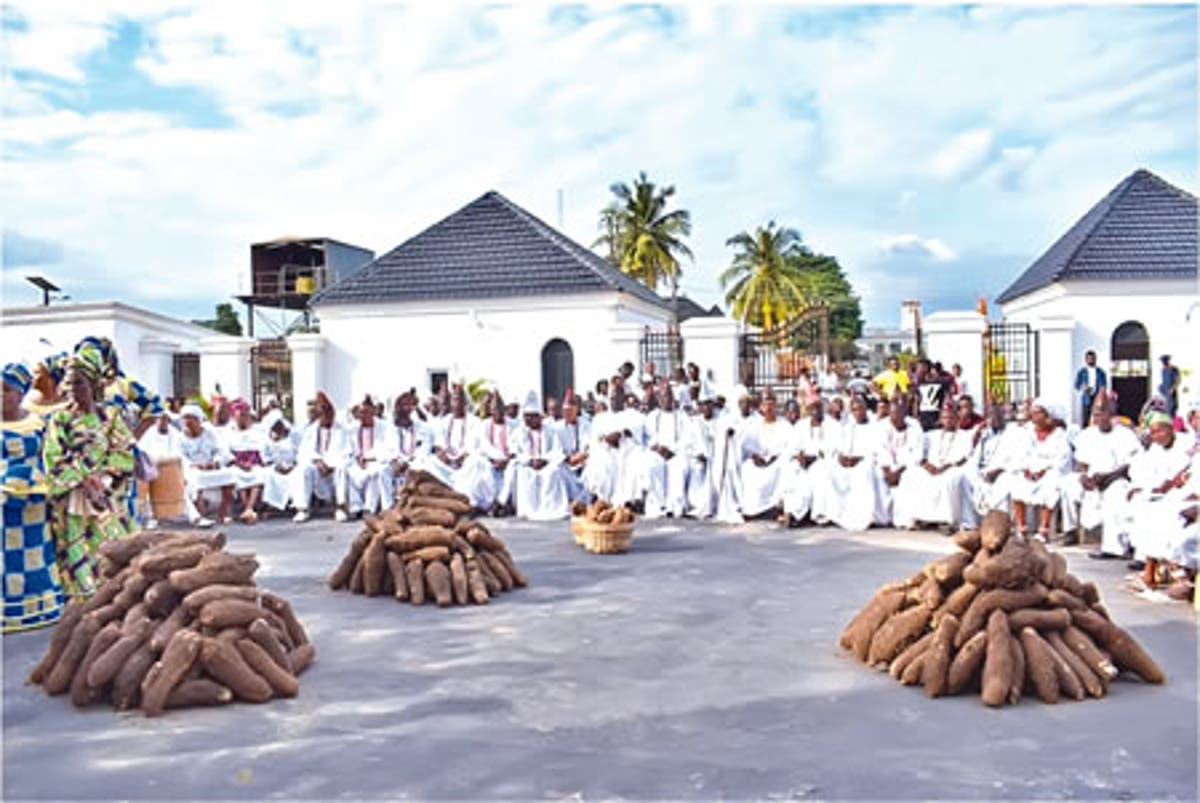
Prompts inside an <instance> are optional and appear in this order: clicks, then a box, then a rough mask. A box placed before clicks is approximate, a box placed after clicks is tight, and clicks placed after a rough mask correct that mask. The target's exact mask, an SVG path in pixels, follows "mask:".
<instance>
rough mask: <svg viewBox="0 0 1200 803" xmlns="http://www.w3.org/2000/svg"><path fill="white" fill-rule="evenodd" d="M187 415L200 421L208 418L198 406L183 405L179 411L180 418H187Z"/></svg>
mask: <svg viewBox="0 0 1200 803" xmlns="http://www.w3.org/2000/svg"><path fill="white" fill-rule="evenodd" d="M189 415H190V416H194V417H195V418H198V419H200V420H201V421H207V420H208V416H206V415H205V414H204V410H202V409H200V405H198V404H185V405H183V407H182V408H181V409H180V410H179V416H180V418H183V417H184V416H189Z"/></svg>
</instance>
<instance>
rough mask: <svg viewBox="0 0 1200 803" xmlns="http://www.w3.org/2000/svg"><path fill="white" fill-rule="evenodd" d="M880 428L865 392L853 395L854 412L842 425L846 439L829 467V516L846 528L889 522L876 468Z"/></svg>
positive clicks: (851, 411) (855, 528)
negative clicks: (882, 507) (872, 417)
mask: <svg viewBox="0 0 1200 803" xmlns="http://www.w3.org/2000/svg"><path fill="white" fill-rule="evenodd" d="M877 437H878V428H877V425H876V423H875V422H873V421H871V419H870V417H869V416H868V415H867V403H866V400H864V399H863V397H862V396H853V397H851V399H850V415H849V418H848V419H847V421H846V423H845V424H844V425H843V426H842V439H841V442H840V443H839V444H838V446H837V448H836V449H835V450H834V453H833V460H832V461H831V465H830V468H829V484H830V500H829V513H828V515H829V520H830V521H832V522H833V523H834V524H836V525H837V526H838V527H841V528H842V529H844V530H865V529H867V528H868V527H870V526H871V525H872V524H881V523H885V522H886V519H887V512H886V511H884V510H881V509H880V508H881V505H880V490H879V485H880V482H881V478H880V477H879V475H878V473H877V472H876V471H875V451H876V439H877Z"/></svg>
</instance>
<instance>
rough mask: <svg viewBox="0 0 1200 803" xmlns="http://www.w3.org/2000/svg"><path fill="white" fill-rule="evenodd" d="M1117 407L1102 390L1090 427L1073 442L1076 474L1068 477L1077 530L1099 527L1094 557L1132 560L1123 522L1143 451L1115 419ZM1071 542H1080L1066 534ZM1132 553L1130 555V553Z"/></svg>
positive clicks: (1070, 534)
mask: <svg viewBox="0 0 1200 803" xmlns="http://www.w3.org/2000/svg"><path fill="white" fill-rule="evenodd" d="M1114 407H1115V405H1114V404H1113V402H1112V401H1111V400H1109V398H1108V397H1107V394H1104V392H1103V391H1101V392H1100V393H1099V394H1097V398H1096V400H1095V401H1094V402H1093V404H1092V425H1091V426H1089V427H1087V428H1086V429H1084V430H1083V431H1082V432H1080V433H1079V437H1078V438H1076V440H1075V471H1074V472H1073V473H1072V474H1070V475H1068V476H1067V477H1066V478H1065V479H1064V484H1065V485H1066V488H1067V494H1066V496H1067V500H1068V501H1067V503H1068V504H1077V505H1079V526H1080V527H1082V528H1083V529H1084V530H1093V529H1095V528H1097V527H1099V528H1100V548H1099V549H1098V550H1096V551H1095V552H1091V553H1089V555H1088V557H1091V558H1096V559H1104V558H1120V557H1123V558H1124V559H1125V560H1129V559H1130V558H1132V557H1133V554H1132V551H1130V550H1129V544H1128V542H1127V540H1125V533H1124V532H1123V531H1124V529H1125V528H1124V527H1123V526H1122V518H1123V517H1124V508H1125V506H1126V505H1127V504H1128V503H1127V501H1126V500H1127V497H1128V496H1129V468H1130V466H1131V465H1132V464H1133V461H1134V460H1136V459H1137V457H1138V455H1140V454H1141V453H1142V452H1143V451H1144V449H1143V448H1142V442H1141V441H1140V440H1138V436H1137V435H1136V434H1134V431H1133V430H1132V429H1130V428H1129V427H1126V426H1119V425H1117V424H1116V423H1115V422H1114V421H1113V412H1114ZM1067 535H1068V536H1069V538H1068V539H1067V541H1068V542H1069V543H1078V536H1077V535H1076V534H1075V533H1068V534H1067ZM1127 553H1128V554H1127Z"/></svg>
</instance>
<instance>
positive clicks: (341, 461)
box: [291, 392, 350, 523]
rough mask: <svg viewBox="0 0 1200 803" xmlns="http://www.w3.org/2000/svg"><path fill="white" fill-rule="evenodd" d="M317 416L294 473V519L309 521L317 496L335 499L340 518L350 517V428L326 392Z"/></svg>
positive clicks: (319, 398) (319, 401) (336, 516)
mask: <svg viewBox="0 0 1200 803" xmlns="http://www.w3.org/2000/svg"><path fill="white" fill-rule="evenodd" d="M315 408H316V415H317V418H316V420H315V421H313V423H312V424H311V425H310V426H309V427H308V429H306V430H305V431H304V439H303V440H302V441H301V442H300V448H299V449H298V450H297V459H296V470H295V471H293V472H292V474H291V476H292V477H293V482H295V485H294V486H293V490H292V503H293V504H294V505H295V506H296V515H295V516H294V517H293V518H292V521H295V522H297V523H299V522H305V521H308V519H309V517H310V514H309V505H310V504H312V498H313V496H314V495H315V496H316V497H317V498H318V499H321V500H324V501H326V502H328V501H333V502H334V504H335V510H334V514H333V518H334V519H335V520H336V521H345V520H346V463H347V461H348V460H349V458H350V444H349V442H348V440H347V438H346V430H345V429H344V428H343V427H342V426H341V425H340V424H338V423H337V415H336V412H335V411H334V409H333V403H332V402H331V401H330V400H329V397H328V396H326V395H325V394H324V392H319V393H317V401H316V405H315Z"/></svg>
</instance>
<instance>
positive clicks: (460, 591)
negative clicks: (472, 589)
mask: <svg viewBox="0 0 1200 803" xmlns="http://www.w3.org/2000/svg"><path fill="white" fill-rule="evenodd" d="M450 590H451V591H453V592H454V604H455V605H466V604H467V603H469V602H470V601H471V598H470V596H469V595H468V592H467V565H466V563H465V562H464V561H463V556H462V555H460V554H459V553H457V552H455V553H454V555H453V556H451V558H450Z"/></svg>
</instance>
